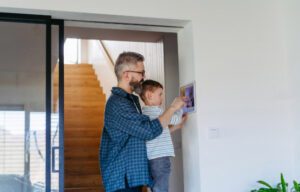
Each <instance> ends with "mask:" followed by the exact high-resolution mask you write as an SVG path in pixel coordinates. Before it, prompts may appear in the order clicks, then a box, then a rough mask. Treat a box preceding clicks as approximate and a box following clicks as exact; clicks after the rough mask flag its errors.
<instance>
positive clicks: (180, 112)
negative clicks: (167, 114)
mask: <svg viewBox="0 0 300 192" xmlns="http://www.w3.org/2000/svg"><path fill="white" fill-rule="evenodd" d="M182 115H183V110H182V109H179V110H178V111H176V112H175V113H174V114H173V116H172V118H171V120H170V123H169V125H177V124H179V123H180V122H181V119H182Z"/></svg>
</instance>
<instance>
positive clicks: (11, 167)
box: [0, 110, 25, 175]
mask: <svg viewBox="0 0 300 192" xmlns="http://www.w3.org/2000/svg"><path fill="white" fill-rule="evenodd" d="M24 143H25V111H24V110H22V111H21V110H0V173H1V174H17V175H24V171H25V169H24V167H25V166H24V163H25V161H24V159H25V158H24V156H25V150H24Z"/></svg>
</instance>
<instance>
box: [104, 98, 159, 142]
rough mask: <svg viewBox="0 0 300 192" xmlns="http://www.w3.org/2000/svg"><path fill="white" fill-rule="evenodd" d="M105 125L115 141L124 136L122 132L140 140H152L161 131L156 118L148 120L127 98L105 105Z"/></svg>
mask: <svg viewBox="0 0 300 192" xmlns="http://www.w3.org/2000/svg"><path fill="white" fill-rule="evenodd" d="M105 127H106V128H107V131H108V133H109V135H110V137H111V139H112V140H115V141H116V142H118V141H119V140H120V138H122V137H124V136H125V135H124V133H125V134H126V135H132V136H134V137H138V138H140V139H142V140H152V139H154V138H155V137H157V136H158V135H160V134H161V132H162V126H161V124H160V122H159V120H158V119H154V120H150V119H149V117H148V116H146V115H143V114H140V113H138V111H137V109H136V108H135V106H134V105H132V103H131V102H130V101H128V100H116V101H113V102H111V103H109V104H108V105H107V108H106V113H105Z"/></svg>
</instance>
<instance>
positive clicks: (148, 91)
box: [140, 80, 187, 192]
mask: <svg viewBox="0 0 300 192" xmlns="http://www.w3.org/2000/svg"><path fill="white" fill-rule="evenodd" d="M140 97H141V99H142V100H143V101H144V103H145V106H144V107H143V108H142V112H143V114H144V115H148V116H149V117H150V119H151V120H152V119H155V118H157V117H159V116H160V115H161V114H162V113H163V112H164V111H163V109H162V108H161V105H162V102H163V86H162V85H161V84H160V83H159V82H157V81H153V80H146V81H144V82H143V84H142V92H141V93H140ZM186 119H187V116H186V115H183V112H182V110H180V111H177V112H175V113H174V115H173V116H172V118H171V121H170V123H169V124H170V125H169V127H165V128H164V129H163V132H162V134H161V135H159V136H158V137H156V138H155V139H153V140H151V141H148V142H146V146H147V156H148V159H149V162H150V171H151V174H152V177H153V181H154V185H153V187H152V192H168V189H169V176H170V173H171V159H170V158H171V157H175V153H174V147H173V143H172V139H171V135H170V132H173V131H175V130H177V129H180V128H182V127H183V124H184V122H185V121H186Z"/></svg>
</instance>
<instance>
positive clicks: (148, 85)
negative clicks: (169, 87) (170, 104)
mask: <svg viewBox="0 0 300 192" xmlns="http://www.w3.org/2000/svg"><path fill="white" fill-rule="evenodd" d="M157 88H162V89H163V86H162V84H160V83H159V82H157V81H154V80H150V79H148V80H146V81H144V82H143V83H142V91H141V93H140V97H141V99H142V100H143V101H144V102H145V101H146V92H147V91H151V92H153V91H155V90H156V89H157Z"/></svg>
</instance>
